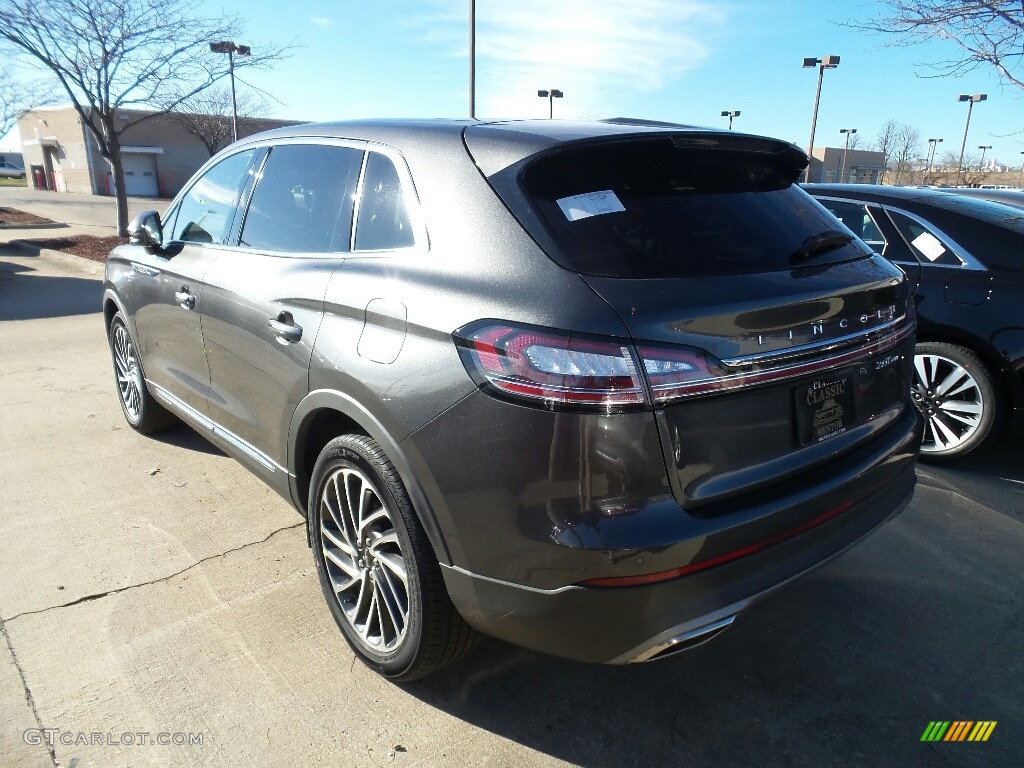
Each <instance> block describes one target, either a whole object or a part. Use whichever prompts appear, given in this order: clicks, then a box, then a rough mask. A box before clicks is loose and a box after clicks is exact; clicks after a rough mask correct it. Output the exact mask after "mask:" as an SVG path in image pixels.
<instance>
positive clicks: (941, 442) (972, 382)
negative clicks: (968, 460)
mask: <svg viewBox="0 0 1024 768" xmlns="http://www.w3.org/2000/svg"><path fill="white" fill-rule="evenodd" d="M911 395H912V397H913V400H914V404H915V405H916V406H917V408H918V410H920V411H921V413H922V414H924V417H925V431H924V440H923V441H922V444H921V459H922V460H924V461H935V462H941V461H945V460H948V459H956V458H959V457H961V456H965V455H967V454H968V453H970V452H971V451H974V450H977V449H978V448H980V447H981V445H982V444H983V443H984V442H985V441H986V440H987V439H988V438H989V437H990V436H991V435H992V433H993V428H994V426H995V425H996V424H998V423H999V417H1000V414H1001V412H1002V404H1001V402H1000V397H999V392H998V391H997V389H996V383H995V382H994V380H993V378H992V374H991V373H990V372H989V369H988V368H987V367H986V365H985V364H984V363H983V362H982V361H981V360H980V359H979V358H978V356H977V355H975V354H974V353H973V352H972V351H971V350H969V349H967V348H965V347H961V346H958V345H956V344H948V343H945V342H938V341H924V342H921V343H919V344H918V345H917V347H916V348H915V350H914V384H913V386H912V387H911Z"/></svg>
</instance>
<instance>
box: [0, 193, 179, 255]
mask: <svg viewBox="0 0 1024 768" xmlns="http://www.w3.org/2000/svg"><path fill="white" fill-rule="evenodd" d="M169 202H170V201H169V200H157V199H153V198H148V197H129V198H128V220H129V221H130V220H131V219H132V217H133V216H135V215H136V214H138V213H140V212H141V211H145V210H147V209H150V208H152V209H154V210H158V211H160V212H161V213H163V212H164V211H165V210H166V209H167V205H168V203H169ZM0 207H2V208H17V209H19V210H22V211H27V212H28V213H34V214H35V215H36V216H42V217H44V218H47V219H52V220H53V221H55V222H58V224H59V226H57V227H53V226H47V227H24V228H17V229H13V228H4V229H0V243H9V242H12V241H14V240H24V239H28V238H37V237H61V236H67V235H114V234H116V233H117V211H116V208H115V202H114V198H112V197H105V196H101V195H77V194H72V193H69V192H51V191H48V190H34V189H28V188H27V187H25V188H22V187H0Z"/></svg>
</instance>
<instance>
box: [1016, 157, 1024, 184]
mask: <svg viewBox="0 0 1024 768" xmlns="http://www.w3.org/2000/svg"><path fill="white" fill-rule="evenodd" d="M1021 154H1022V155H1024V152H1021ZM1017 186H1018V187H1020V188H1021V189H1024V158H1021V161H1020V181H1019V182H1018V183H1017Z"/></svg>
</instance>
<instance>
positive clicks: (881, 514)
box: [443, 419, 920, 664]
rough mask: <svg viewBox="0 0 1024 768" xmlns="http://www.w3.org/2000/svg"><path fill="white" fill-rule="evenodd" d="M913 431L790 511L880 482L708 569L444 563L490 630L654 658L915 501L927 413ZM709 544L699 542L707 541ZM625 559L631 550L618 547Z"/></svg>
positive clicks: (551, 644)
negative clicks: (628, 582) (603, 581)
mask: <svg viewBox="0 0 1024 768" xmlns="http://www.w3.org/2000/svg"><path fill="white" fill-rule="evenodd" d="M911 423H913V425H914V426H913V428H912V429H908V430H906V431H904V432H903V433H902V435H901V437H900V439H898V440H896V441H895V442H894V444H892V445H891V446H890V450H889V451H888V452H887V453H886V456H885V457H884V458H881V457H876V460H877V459H881V460H878V461H877V463H873V465H872V466H871V467H867V468H863V469H864V471H862V472H859V473H856V479H855V480H854V479H852V478H849V477H848V478H845V479H840V478H835V481H834V482H831V483H829V482H826V483H823V484H822V485H821V486H819V487H817V488H815V489H814V492H812V493H810V494H808V493H806V490H809V489H806V490H805V491H804V492H803V493H794V497H800V501H799V502H798V503H794V499H790V500H789V506H788V507H787V508H786V509H785V510H782V509H780V510H779V511H780V512H783V513H793V512H796V511H801V510H802V511H803V513H804V516H805V519H813V518H814V517H815V516H816V515H815V514H813V512H812V510H813V511H816V512H818V513H820V512H822V511H824V510H825V509H827V508H828V505H829V504H832V505H834V504H835V501H836V500H837V499H841V498H843V495H844V494H848V493H850V492H851V491H853V489H854V487H858V488H859V489H861V490H862V491H863V490H864V489H866V488H871V489H872V490H871V493H870V495H868V496H866V497H862V498H861V500H860V501H858V502H857V503H855V504H853V506H851V507H849V508H847V509H845V510H844V511H842V512H841V513H840V514H837V515H835V516H833V517H831V518H828V519H826V520H824V522H822V523H821V524H820V525H816V526H814V527H812V528H810V529H809V530H802V531H801V532H799V533H798V534H796V535H794V536H792V537H790V538H786V539H785V540H783V541H780V542H779V543H777V544H773V545H772V546H770V547H768V548H766V549H763V550H761V551H758V552H755V553H753V554H749V555H746V556H744V557H740V558H738V559H735V560H733V561H731V562H727V563H724V564H722V565H718V566H715V567H711V568H708V569H707V570H704V571H700V572H697V573H693V574H691V575H685V576H680V577H678V578H674V579H672V580H668V581H664V582H660V583H656V584H650V585H645V586H630V587H585V586H566V587H562V588H560V589H538V588H535V587H528V586H523V585H520V584H514V583H511V582H508V581H502V580H499V579H494V578H489V577H486V576H481V575H478V574H474V573H471V572H469V571H467V570H464V569H462V568H458V567H445V568H444V569H443V572H444V576H445V581H446V583H447V587H448V592H449V594H450V596H451V598H452V601H453V602H454V603H455V605H456V607H457V608H458V609H459V611H460V612H461V613H462V615H463V616H464V617H465V619H466V620H467V621H468V622H469V623H470V624H471V625H473V626H474V627H476V628H477V629H479V630H480V631H482V632H484V633H486V634H489V635H493V636H495V637H498V638H501V639H503V640H507V641H509V642H512V643H515V644H517V645H522V646H525V647H527V648H531V649H533V650H536V651H541V652H544V653H550V654H553V655H556V656H562V657H565V658H569V659H573V660H577V661H585V662H603V663H612V664H623V663H629V662H634V661H645V660H648V659H651V658H656V657H658V656H660V655H664V654H665V653H667V652H670V651H672V650H674V649H675V648H677V647H684V646H686V645H688V644H691V643H695V642H699V641H700V640H701V639H703V638H704V637H706V636H710V635H711V634H714V633H716V632H717V631H719V630H720V629H722V628H724V627H725V626H727V625H728V624H729V623H731V619H732V618H733V617H734V616H735V615H737V614H738V613H740V612H741V611H742V610H744V609H745V608H746V607H747V606H748V605H749V604H750V603H751V602H752V601H753V600H755V599H757V598H759V597H761V596H763V595H765V594H766V593H768V592H771V591H772V590H774V589H776V588H778V587H780V586H782V585H783V584H785V583H787V582H789V581H791V580H792V579H794V578H796V577H798V576H800V575H802V574H804V573H807V572H809V571H811V570H813V569H815V568H817V567H819V566H821V565H823V564H824V563H826V562H828V561H829V560H830V559H832V558H833V557H836V556H837V555H839V554H840V553H842V552H843V551H844V550H845V549H846V548H848V547H850V546H851V545H853V544H855V543H856V542H857V541H859V540H860V539H862V538H864V537H865V536H867V535H868V534H869V533H870V532H871V531H872V530H874V529H875V528H876V527H878V526H879V525H881V524H882V523H884V522H885V521H886V520H888V519H889V518H891V517H893V516H894V515H896V514H897V513H899V512H900V511H901V510H902V509H903V508H905V507H906V506H907V504H908V503H909V502H910V500H911V498H912V496H913V490H914V483H915V476H914V464H915V458H916V441H918V440H919V438H920V420H919V419H916V420H914V419H912V420H911ZM698 543H699V542H698ZM608 554H609V556H610V557H612V558H615V557H617V556H618V555H620V554H621V555H622V556H623V557H626V556H629V555H630V553H628V552H622V553H608Z"/></svg>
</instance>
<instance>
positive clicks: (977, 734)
mask: <svg viewBox="0 0 1024 768" xmlns="http://www.w3.org/2000/svg"><path fill="white" fill-rule="evenodd" d="M997 722H998V721H997V720H978V721H974V720H953V721H949V720H932V721H931V722H930V723H928V727H927V728H925V729H924V733H923V734H921V741H988V737H989V736H991V735H992V731H994V730H995V729H996V723H997Z"/></svg>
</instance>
